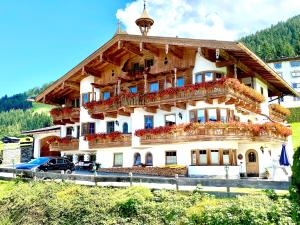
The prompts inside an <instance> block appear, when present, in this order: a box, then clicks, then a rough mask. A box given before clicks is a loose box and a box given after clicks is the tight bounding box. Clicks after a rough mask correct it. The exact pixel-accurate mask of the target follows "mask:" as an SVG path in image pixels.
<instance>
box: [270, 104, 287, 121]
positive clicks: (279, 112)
mask: <svg viewBox="0 0 300 225" xmlns="http://www.w3.org/2000/svg"><path fill="white" fill-rule="evenodd" d="M269 114H270V117H271V119H273V120H275V121H285V120H286V119H287V117H289V116H290V115H291V112H290V110H288V109H287V108H285V107H283V106H281V105H279V104H271V105H269Z"/></svg>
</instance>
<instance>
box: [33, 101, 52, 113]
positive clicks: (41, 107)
mask: <svg viewBox="0 0 300 225" xmlns="http://www.w3.org/2000/svg"><path fill="white" fill-rule="evenodd" d="M52 108H53V106H51V105H46V104H42V103H38V102H33V103H32V110H33V111H34V112H37V113H42V112H49V111H50V110H51V109H52Z"/></svg>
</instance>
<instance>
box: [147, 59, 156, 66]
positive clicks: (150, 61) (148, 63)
mask: <svg viewBox="0 0 300 225" xmlns="http://www.w3.org/2000/svg"><path fill="white" fill-rule="evenodd" d="M153 64H154V62H153V59H146V60H145V67H146V68H149V67H151V66H153Z"/></svg>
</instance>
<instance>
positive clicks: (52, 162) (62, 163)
mask: <svg viewBox="0 0 300 225" xmlns="http://www.w3.org/2000/svg"><path fill="white" fill-rule="evenodd" d="M16 169H19V170H31V171H37V172H47V171H51V172H60V171H62V170H63V171H65V173H72V171H74V170H75V165H74V163H72V162H70V161H69V160H68V159H66V158H61V157H40V158H37V159H33V160H31V161H30V162H28V163H23V164H19V165H16Z"/></svg>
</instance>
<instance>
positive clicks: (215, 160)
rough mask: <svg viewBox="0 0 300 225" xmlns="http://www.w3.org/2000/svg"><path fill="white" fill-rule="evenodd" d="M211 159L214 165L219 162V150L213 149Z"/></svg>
mask: <svg viewBox="0 0 300 225" xmlns="http://www.w3.org/2000/svg"><path fill="white" fill-rule="evenodd" d="M210 161H211V164H214V165H218V164H219V150H211V151H210Z"/></svg>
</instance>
